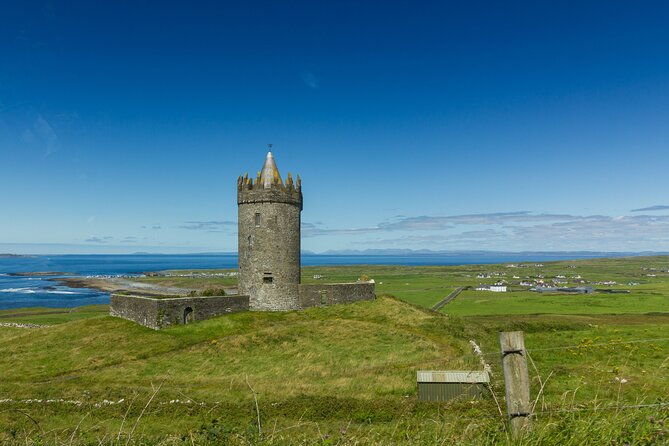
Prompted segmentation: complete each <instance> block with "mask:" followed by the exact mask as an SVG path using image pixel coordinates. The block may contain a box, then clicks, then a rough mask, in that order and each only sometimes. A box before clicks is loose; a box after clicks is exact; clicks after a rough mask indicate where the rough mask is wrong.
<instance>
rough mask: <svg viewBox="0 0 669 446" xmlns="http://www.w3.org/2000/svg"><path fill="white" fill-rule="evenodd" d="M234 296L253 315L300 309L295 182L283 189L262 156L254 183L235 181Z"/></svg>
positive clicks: (269, 155)
mask: <svg viewBox="0 0 669 446" xmlns="http://www.w3.org/2000/svg"><path fill="white" fill-rule="evenodd" d="M237 205H238V218H239V222H238V225H239V231H238V234H239V236H238V243H239V246H238V251H237V252H238V255H239V294H240V295H248V296H250V307H251V309H252V310H259V311H286V310H295V309H298V308H300V301H299V287H300V213H301V212H302V188H301V184H300V177H299V176H298V177H297V181H296V182H293V178H292V176H291V175H290V173H289V174H288V177H287V178H286V182H285V183H284V182H283V180H282V179H281V175H280V174H279V170H278V169H277V167H276V163H275V162H274V157H273V156H272V152H268V153H267V158H266V159H265V164H264V165H263V167H262V170H261V171H260V172H258V176H257V177H256V179H255V181H254V180H253V179H252V178H249V177H248V175H247V174H245V175H244V176H243V177H239V178H238V179H237Z"/></svg>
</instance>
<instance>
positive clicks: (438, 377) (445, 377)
mask: <svg viewBox="0 0 669 446" xmlns="http://www.w3.org/2000/svg"><path fill="white" fill-rule="evenodd" d="M416 380H417V381H418V382H419V383H488V382H490V376H488V372H486V371H483V370H421V371H418V372H416Z"/></svg>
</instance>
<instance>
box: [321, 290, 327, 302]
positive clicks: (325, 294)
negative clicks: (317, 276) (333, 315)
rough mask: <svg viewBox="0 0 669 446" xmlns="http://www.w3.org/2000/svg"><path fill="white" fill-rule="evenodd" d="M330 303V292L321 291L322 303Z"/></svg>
mask: <svg viewBox="0 0 669 446" xmlns="http://www.w3.org/2000/svg"><path fill="white" fill-rule="evenodd" d="M327 303H328V292H327V291H321V305H327Z"/></svg>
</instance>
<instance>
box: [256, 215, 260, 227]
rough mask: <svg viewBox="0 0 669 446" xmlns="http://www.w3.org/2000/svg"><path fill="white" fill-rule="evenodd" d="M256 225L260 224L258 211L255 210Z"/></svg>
mask: <svg viewBox="0 0 669 446" xmlns="http://www.w3.org/2000/svg"><path fill="white" fill-rule="evenodd" d="M256 226H260V213H259V212H256Z"/></svg>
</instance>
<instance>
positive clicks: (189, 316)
mask: <svg viewBox="0 0 669 446" xmlns="http://www.w3.org/2000/svg"><path fill="white" fill-rule="evenodd" d="M191 322H193V309H192V308H191V307H186V308H184V324H190V323H191Z"/></svg>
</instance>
